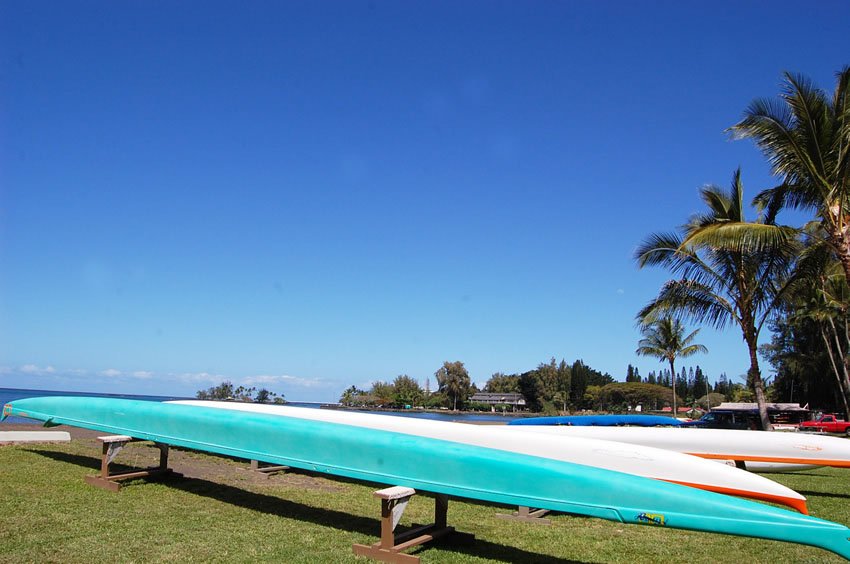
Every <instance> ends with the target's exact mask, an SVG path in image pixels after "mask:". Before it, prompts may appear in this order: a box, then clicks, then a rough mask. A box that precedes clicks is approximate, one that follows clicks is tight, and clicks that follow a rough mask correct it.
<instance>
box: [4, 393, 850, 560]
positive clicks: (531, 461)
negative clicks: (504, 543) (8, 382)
mask: <svg viewBox="0 0 850 564" xmlns="http://www.w3.org/2000/svg"><path fill="white" fill-rule="evenodd" d="M10 415H14V416H18V417H26V418H30V419H35V420H38V421H43V422H44V423H45V425H46V426H55V425H71V426H74V427H82V428H86V429H94V430H98V431H103V432H107V433H116V434H122V435H129V436H131V437H135V438H138V439H143V440H151V441H157V442H161V443H165V444H169V445H174V446H180V447H185V448H190V449H195V450H201V451H206V452H213V453H218V454H224V455H229V456H235V457H239V458H245V459H255V460H260V461H264V462H270V463H275V464H283V465H287V466H292V467H294V468H301V469H305V470H310V471H314V472H321V473H327V474H331V475H335V476H343V477H347V478H354V479H358V480H364V481H368V482H373V483H378V484H385V485H399V486H407V487H411V488H415V489H417V490H422V491H428V492H434V493H441V494H447V495H451V496H456V497H461V498H469V499H476V500H482V501H487V502H492V503H499V504H506V505H512V506H529V507H536V508H541V509H551V510H554V511H561V512H565V513H572V514H577V515H585V516H589V517H598V518H602V519H607V520H610V521H615V522H620V523H627V524H643V525H653V526H660V527H670V528H677V529H688V530H695V531H706V532H713V533H724V534H731V535H740V536H750V537H759V538H765V539H772V540H780V541H787V542H794V543H799V544H805V545H811V546H815V547H819V548H823V549H825V550H829V551H832V552H834V553H836V554H839V555H841V556H843V557H844V558H846V559H848V560H850V529H848V528H847V527H845V526H844V525H840V524H837V523H832V522H830V521H824V520H821V519H817V518H814V517H809V516H806V515H801V514H798V513H793V512H790V511H785V510H783V509H779V508H776V507H772V506H768V505H763V504H760V503H756V502H751V501H745V500H742V499H739V498H736V497H731V496H727V495H722V494H716V493H712V492H707V491H703V490H698V489H694V488H690V487H686V486H680V485H677V484H671V483H668V482H662V481H658V480H652V479H649V478H643V477H638V476H633V475H630V474H624V473H621V472H615V471H612V470H604V469H600V468H595V467H591V466H585V465H583V464H575V463H570V462H563V461H558V460H552V459H547V458H541V457H535V456H530V455H526V454H518V453H516V452H511V451H509V450H502V449H498V448H487V447H480V446H472V445H468V444H462V443H456V442H452V441H448V440H443V439H432V438H428V437H421V436H414V435H409V434H405V433H398V432H390V431H382V430H377V429H365V428H363V427H355V426H351V425H345V424H340V423H328V422H321V421H310V420H305V419H299V418H296V417H281V416H277V415H267V414H261V413H240V412H232V411H227V410H220V409H214V408H208V407H197V406H190V405H179V404H167V403H156V402H146V401H136V400H121V399H109V398H89V397H61V396H59V397H43V398H29V399H22V400H15V401H13V402H11V403H8V404H6V405H5V406H4V408H3V417H4V418H5V417H7V416H10ZM635 463H636V464H638V463H639V460H635Z"/></svg>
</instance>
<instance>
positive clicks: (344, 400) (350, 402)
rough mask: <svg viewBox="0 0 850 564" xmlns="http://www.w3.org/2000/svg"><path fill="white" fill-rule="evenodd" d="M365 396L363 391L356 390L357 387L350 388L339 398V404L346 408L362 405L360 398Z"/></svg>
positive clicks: (365, 393)
mask: <svg viewBox="0 0 850 564" xmlns="http://www.w3.org/2000/svg"><path fill="white" fill-rule="evenodd" d="M366 395H367V392H366V391H365V390H361V389H358V388H357V386H351V387H349V388H348V389H347V390H345V391H344V392H342V395H341V396H340V398H339V403H341V404H342V405H347V406H354V405H362V401H361V400H362V398H363V397H364V396H366Z"/></svg>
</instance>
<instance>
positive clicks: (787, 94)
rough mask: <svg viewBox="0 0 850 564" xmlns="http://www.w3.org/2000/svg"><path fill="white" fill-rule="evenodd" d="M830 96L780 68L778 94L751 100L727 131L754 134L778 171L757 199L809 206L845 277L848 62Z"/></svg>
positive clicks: (849, 197)
mask: <svg viewBox="0 0 850 564" xmlns="http://www.w3.org/2000/svg"><path fill="white" fill-rule="evenodd" d="M836 76H837V84H836V86H835V92H834V94H833V96H832V99H830V96H829V95H828V94H827V93H826V92H824V91H822V90H818V89H817V88H815V87H814V86H813V85H812V83H811V81H810V80H808V79H807V78H805V77H803V76H800V75H794V74H790V73H785V75H784V77H785V80H784V86H783V90H782V93H781V94H780V95H779V100H756V101H754V102H752V103H751V104H750V106H749V107H748V108H747V109H746V111H745V112H744V117H743V119H742V120H741V121H740V122H739V123H737V124H735V125H734V126H732V127H731V128H730V131H731V132H732V134H733V135H734V136H735V137H736V138H739V139H743V138H749V139H753V140H754V141H755V143H756V145H757V146H758V147H759V148H760V149H761V150H762V152H763V153H764V154H765V156H766V157H767V159H768V161H769V162H770V165H771V167H772V171H773V173H774V174H775V175H776V176H778V177H779V179H780V185H779V186H777V187H775V188H771V189H768V190H765V191H763V192H762V193H760V194H759V195H758V196H756V202H757V203H758V204H759V205H761V206H764V207H766V208H767V209H769V210H771V213H775V212H777V211H778V210H780V209H782V208H784V207H790V208H796V209H804V210H811V211H814V212H815V213H816V215H817V219H818V221H819V222H820V224H821V227H822V229H823V232H824V233H825V240H826V241H827V242H828V243H829V245H830V246H831V247H832V250H833V251H834V252H835V254H836V256H837V257H838V260H839V261H840V263H841V265H842V267H843V271H844V275H845V277H846V278H847V279H848V280H850V66H847V67H844V68H843V69H842V70H841V71H840V72H838V73H837V75H836Z"/></svg>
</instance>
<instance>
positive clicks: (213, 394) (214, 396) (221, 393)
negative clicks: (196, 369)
mask: <svg viewBox="0 0 850 564" xmlns="http://www.w3.org/2000/svg"><path fill="white" fill-rule="evenodd" d="M235 395H236V392H235V391H234V389H233V383H232V382H231V381H230V380H225V381H224V382H222V383H221V384H219V385H218V386H213V387H211V388H207V389H206V390H199V391H198V392H197V393H196V394H195V397H197V398H198V399H201V400H218V401H224V400H233V399H235Z"/></svg>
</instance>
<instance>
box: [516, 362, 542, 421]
mask: <svg viewBox="0 0 850 564" xmlns="http://www.w3.org/2000/svg"><path fill="white" fill-rule="evenodd" d="M519 393H521V394H522V397H524V398H525V405H526V407H528V409H529V410H531V411H536V412H540V411H543V404H544V402H545V401H546V400H545V398H544V395H545V394H544V386H543V380H542V379H541V378H540V373H539V372H538V371H537V370H529V371H528V372H524V373H522V374H520V376H519Z"/></svg>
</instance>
